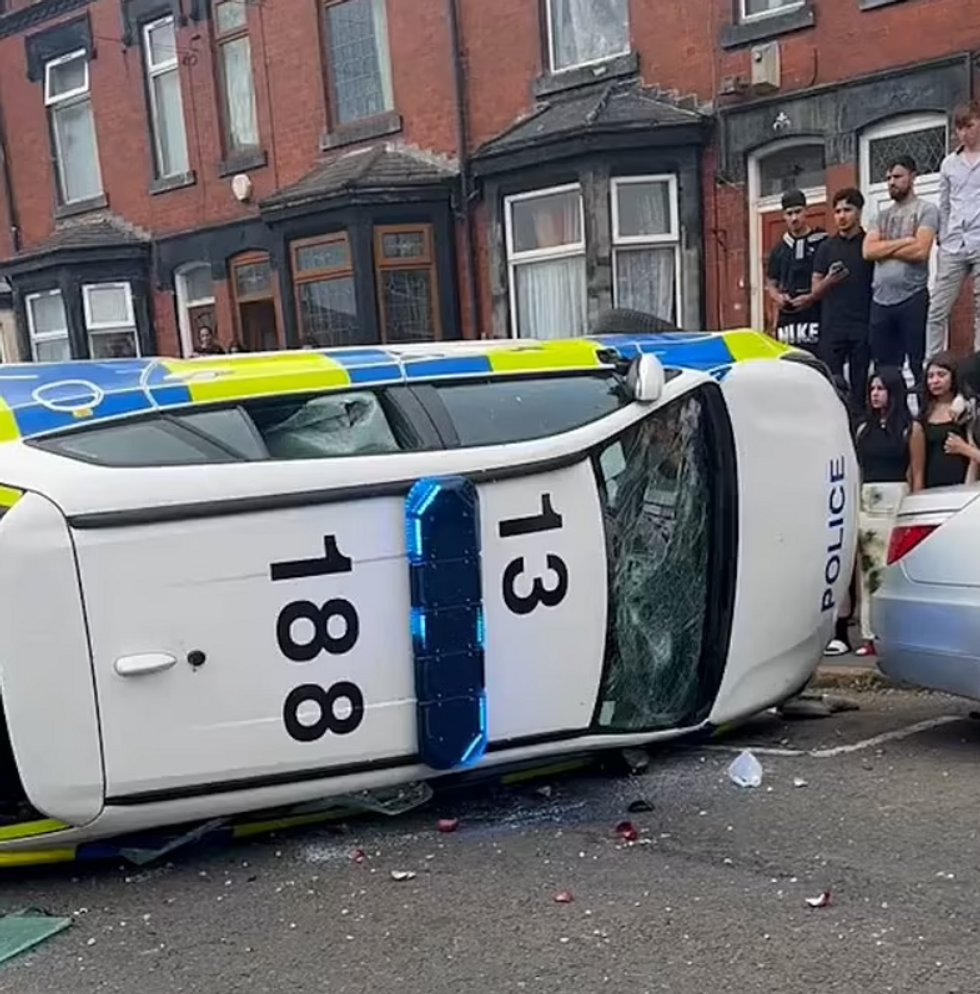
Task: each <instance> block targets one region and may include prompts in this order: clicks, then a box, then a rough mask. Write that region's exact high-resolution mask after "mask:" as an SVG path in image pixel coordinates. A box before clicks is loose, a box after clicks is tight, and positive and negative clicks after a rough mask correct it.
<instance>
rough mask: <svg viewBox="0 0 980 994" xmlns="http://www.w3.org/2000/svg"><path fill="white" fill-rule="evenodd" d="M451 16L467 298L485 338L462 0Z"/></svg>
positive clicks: (452, 2) (455, 1)
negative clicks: (473, 202)
mask: <svg viewBox="0 0 980 994" xmlns="http://www.w3.org/2000/svg"><path fill="white" fill-rule="evenodd" d="M446 12H447V14H448V16H449V44H450V49H451V57H452V64H453V98H454V100H455V101H456V147H457V148H458V149H459V155H458V158H459V199H460V209H461V218H460V220H461V221H462V222H463V242H464V245H465V249H466V252H465V264H466V282H467V284H468V287H467V289H468V290H469V292H468V293H467V300H468V302H469V319H470V327H471V328H472V329H473V332H474V334H475V335H476V336H477V338H482V337H483V335H482V330H481V328H480V302H479V293H480V281H479V276H478V270H477V264H476V239H475V235H474V231H473V221H472V218H471V217H470V201H471V200H472V198H473V183H472V176H471V174H470V140H469V133H470V121H469V100H468V96H469V94H468V87H467V79H466V62H465V59H464V57H463V51H462V49H463V45H462V33H461V29H460V16H459V0H446Z"/></svg>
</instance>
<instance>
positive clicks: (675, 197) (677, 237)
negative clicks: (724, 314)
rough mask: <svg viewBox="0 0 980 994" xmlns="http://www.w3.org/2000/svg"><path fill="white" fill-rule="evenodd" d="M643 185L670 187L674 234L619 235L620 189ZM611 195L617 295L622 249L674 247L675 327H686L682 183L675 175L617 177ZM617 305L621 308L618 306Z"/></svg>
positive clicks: (613, 181)
mask: <svg viewBox="0 0 980 994" xmlns="http://www.w3.org/2000/svg"><path fill="white" fill-rule="evenodd" d="M641 183H662V184H666V186H667V196H668V197H669V198H670V207H669V211H670V231H669V232H668V233H667V234H664V235H621V234H620V233H619V190H620V189H621V188H622V187H624V186H637V185H639V184H641ZM609 196H610V199H611V201H612V204H611V205H610V206H611V210H612V248H613V294H615V293H616V286H617V283H618V280H617V275H616V267H617V260H618V256H619V250H620V249H624V250H626V251H629V250H630V249H631V248H646V247H650V248H657V247H661V248H662V247H665V246H673V249H674V310H675V315H676V317H675V324H677V325H678V326H680V327H683V324H684V314H683V299H684V294H683V292H682V284H683V274H682V273H681V265H682V259H681V219H680V184H679V183H678V181H677V176H676V175H675V174H674V173H653V174H651V175H649V176H615V177H613V179H612V181H611V182H610V185H609ZM616 306H617V307H618V306H620V305H619V304H618V303H616Z"/></svg>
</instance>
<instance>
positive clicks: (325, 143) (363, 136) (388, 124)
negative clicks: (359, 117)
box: [320, 111, 402, 152]
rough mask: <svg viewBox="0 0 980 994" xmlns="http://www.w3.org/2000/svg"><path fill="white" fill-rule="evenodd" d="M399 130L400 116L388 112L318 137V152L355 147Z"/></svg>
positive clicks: (342, 126) (393, 112)
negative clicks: (347, 146)
mask: <svg viewBox="0 0 980 994" xmlns="http://www.w3.org/2000/svg"><path fill="white" fill-rule="evenodd" d="M401 129H402V116H401V114H399V113H398V112H397V111H388V113H386V114H379V115H378V116H377V117H369V118H367V119H366V120H364V121H355V122H353V123H351V124H341V125H338V126H337V127H336V128H335V129H334V130H333V131H328V132H327V133H326V134H323V135H321V136H320V151H321V152H329V151H330V150H331V149H334V148H343V147H344V146H345V145H356V144H357V143H358V142H364V141H370V140H371V139H372V138H384V137H385V136H386V135H396V134H398V132H399V131H401Z"/></svg>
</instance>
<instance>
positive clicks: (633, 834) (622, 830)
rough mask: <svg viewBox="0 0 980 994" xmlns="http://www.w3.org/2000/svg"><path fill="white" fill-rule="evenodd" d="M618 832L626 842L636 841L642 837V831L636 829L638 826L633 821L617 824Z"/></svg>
mask: <svg viewBox="0 0 980 994" xmlns="http://www.w3.org/2000/svg"><path fill="white" fill-rule="evenodd" d="M616 834H617V835H618V836H619V837H620V838H621V839H622V840H623V841H624V842H636V840H637V839H638V838H639V837H640V833H639V832H638V831H637V830H636V826H635V825H634V824H633V822H631V821H621V822H620V823H619V824H618V825H617V826H616Z"/></svg>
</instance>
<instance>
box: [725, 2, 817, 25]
mask: <svg viewBox="0 0 980 994" xmlns="http://www.w3.org/2000/svg"><path fill="white" fill-rule="evenodd" d="M802 6H803V0H741V9H740V11H739V13H740V18H739V19H740V20H742V21H751V20H754V19H755V18H759V17H772V15H773V14H782V13H785V12H786V11H788V10H795V9H796V8H797V7H802Z"/></svg>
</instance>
